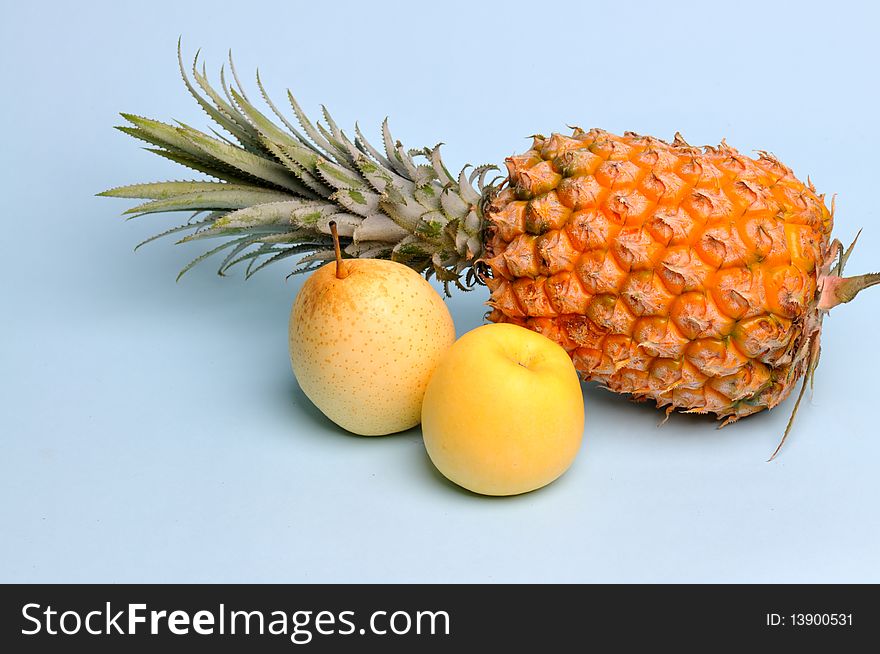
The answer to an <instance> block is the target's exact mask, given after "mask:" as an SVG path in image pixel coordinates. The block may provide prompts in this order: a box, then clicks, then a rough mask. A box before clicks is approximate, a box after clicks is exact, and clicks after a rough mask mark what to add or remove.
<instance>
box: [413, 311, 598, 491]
mask: <svg viewBox="0 0 880 654" xmlns="http://www.w3.org/2000/svg"><path fill="white" fill-rule="evenodd" d="M583 429H584V404H583V395H582V394H581V385H580V380H579V378H578V374H577V371H576V370H575V367H574V364H573V363H572V361H571V359H570V358H569V356H568V354H566V352H565V350H564V349H562V348H561V347H560V346H559V345H557V344H556V343H554V342H553V341H551V340H550V339H548V338H546V337H545V336H542V335H541V334H538V333H536V332H533V331H531V330H529V329H526V328H524V327H518V326H516V325H510V324H490V325H484V326H482V327H478V328H476V329H474V330H472V331H470V332H468V333H467V334H465V335H464V336H462V337H461V338H460V339H459V340H458V341H456V342H455V344H454V345H453V346H452V347H451V348H450V349H449V350H448V351H447V352H446V353H445V354H444V356H443V358H442V359H441V360H440V364H439V365H438V366H437V369H436V370H435V371H434V375H433V376H432V377H431V381H430V382H429V383H428V390H427V391H426V392H425V399H424V402H423V404H422V433H423V435H424V439H425V447H426V449H427V450H428V456H430V457H431V461H432V462H433V463H434V465H435V466H436V467H437V469H438V470H439V471H440V472H441V473H443V475H444V476H446V477H447V478H448V479H450V480H451V481H453V482H455V483H456V484H458V485H459V486H463V487H464V488H467V489H468V490H471V491H474V492H475V493H481V494H483V495H516V494H518V493H526V492H528V491H531V490H535V489H536V488H540V487H542V486H545V485H546V484H549V483H550V482H552V481H553V480H554V479H556V478H558V477H559V476H560V475H562V473H564V472H565V471H566V470H567V469H568V468H569V466H570V465H571V463H572V462H573V461H574V458H575V456H576V455H577V452H578V450H579V449H580V445H581V439H582V437H583Z"/></svg>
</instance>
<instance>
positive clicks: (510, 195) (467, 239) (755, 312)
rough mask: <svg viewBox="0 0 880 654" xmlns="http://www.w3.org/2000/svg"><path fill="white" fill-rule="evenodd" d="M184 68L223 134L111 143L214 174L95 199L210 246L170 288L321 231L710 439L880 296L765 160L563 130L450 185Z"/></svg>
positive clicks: (259, 264) (428, 169) (828, 216)
mask: <svg viewBox="0 0 880 654" xmlns="http://www.w3.org/2000/svg"><path fill="white" fill-rule="evenodd" d="M178 60H179V63H180V71H181V75H182V77H183V80H184V83H185V84H186V87H187V89H188V90H189V92H190V93H191V94H192V95H193V97H194V98H195V99H196V101H197V102H198V103H199V105H200V106H201V107H202V109H204V111H205V112H206V113H207V114H208V116H209V117H210V118H212V119H213V120H214V121H215V122H216V123H217V124H218V125H219V127H220V128H222V129H223V130H224V131H225V132H226V133H227V134H228V136H224V135H220V134H218V133H216V132H215V134H217V136H211V135H208V134H206V133H204V132H201V131H199V130H196V129H194V128H192V127H189V126H187V125H183V124H178V125H170V124H166V123H162V122H159V121H155V120H150V119H147V118H143V117H140V116H135V115H131V114H122V116H123V118H125V120H126V121H127V122H128V125H126V126H121V127H119V129H120V130H122V131H123V132H125V133H127V134H130V135H131V136H134V137H136V138H138V139H140V140H142V141H145V142H147V143H148V144H150V146H152V147H149V148H148V149H149V150H150V151H152V152H155V153H156V154H159V155H160V156H163V157H165V158H167V159H171V160H172V161H175V162H177V163H179V164H182V165H184V166H187V167H189V168H191V169H193V170H195V171H198V172H200V173H203V174H205V175H207V176H209V177H210V178H212V179H211V180H196V181H174V182H156V183H147V184H135V185H131V186H124V187H120V188H115V189H112V190H109V191H105V192H104V193H102V194H101V195H105V196H111V197H122V198H140V199H143V200H146V202H145V203H143V204H140V205H139V206H136V207H134V208H131V209H129V210H128V211H126V214H128V215H131V216H140V215H144V214H150V213H156V212H172V211H185V212H191V213H192V214H193V215H192V216H191V217H190V219H189V220H187V221H186V222H184V223H183V224H181V225H179V226H177V227H173V228H171V229H168V230H166V231H164V232H162V233H161V234H159V235H157V236H155V237H153V238H158V237H159V236H164V235H168V234H183V238H182V239H181V240H182V241H184V242H188V241H194V240H201V239H215V238H218V239H221V241H220V244H219V245H217V246H215V247H213V248H211V249H209V250H208V251H207V252H205V253H204V254H203V255H201V256H199V257H198V258H197V259H195V260H194V261H192V262H191V263H190V264H189V265H187V266H186V267H185V268H184V269H183V270H182V271H181V272H180V274H181V275H182V274H183V273H185V272H186V271H187V270H189V269H190V268H191V267H192V266H194V265H195V264H197V263H199V262H201V261H203V260H204V259H206V258H208V257H209V256H213V255H222V260H221V262H220V264H219V270H218V272H219V273H220V274H221V275H222V274H225V272H226V271H227V270H228V269H229V268H230V267H232V266H234V265H236V264H246V272H245V274H246V275H247V276H250V275H251V274H253V273H254V272H256V271H257V270H259V269H261V268H263V267H264V266H266V265H268V264H270V263H274V262H278V261H281V260H283V259H288V258H290V257H298V259H297V262H296V265H295V266H294V267H293V272H294V273H298V272H306V271H309V270H312V269H314V268H316V267H318V266H320V265H322V264H323V263H324V262H326V261H329V260H332V259H333V258H334V245H333V241H332V239H331V224H335V225H336V226H337V229H338V233H339V236H340V237H341V239H342V241H343V246H344V251H345V254H346V256H349V257H359V258H384V259H392V260H394V261H398V262H402V263H404V264H406V265H408V266H410V267H412V268H414V269H415V270H417V271H419V272H421V273H423V274H424V275H425V276H426V277H428V278H430V277H432V276H433V277H436V278H437V279H439V280H440V281H441V282H442V283H443V285H444V289H445V290H446V292H447V293H449V292H450V289H451V288H452V287H457V288H459V289H462V290H468V289H470V288H473V287H474V286H476V285H485V286H487V287H488V289H489V291H490V297H489V300H488V304H489V306H490V307H491V312H490V313H489V314H488V317H489V319H490V320H492V321H495V322H509V323H514V324H517V325H522V326H525V327H528V328H530V329H533V330H535V331H538V332H540V333H542V334H544V335H545V336H547V337H549V338H551V339H552V340H554V341H556V342H557V343H559V344H560V345H562V347H564V348H565V350H566V351H567V352H568V353H569V354H570V356H571V357H572V360H573V361H574V363H575V366H576V367H577V369H578V370H579V371H580V373H581V374H582V376H583V378H584V379H585V380H594V381H597V382H599V383H600V384H602V385H603V386H605V387H606V388H608V389H610V390H611V391H614V392H618V393H625V394H628V395H630V396H631V397H633V398H634V399H637V400H653V401H655V402H656V403H657V405H658V407H665V408H666V415H667V416H668V415H669V413H670V412H671V411H673V410H676V409H678V410H681V411H684V412H689V413H710V414H714V415H715V416H717V417H718V418H719V419H721V420H723V421H724V422H723V423H722V424H727V423H729V422H732V421H735V420H738V419H739V418H741V417H744V416H747V415H750V414H752V413H755V412H757V411H761V410H762V409H769V408H772V407H774V406H776V405H777V404H779V403H780V402H781V401H782V400H784V399H785V398H786V397H787V396H788V395H789V394H790V393H791V391H792V389H793V388H794V387H795V385H796V384H797V382H798V381H799V380H803V384H802V387H801V390H800V394H799V396H798V401H797V402H796V404H795V408H794V411H795V412H796V411H797V404H798V403H799V402H800V398H801V397H802V396H803V392H804V389H805V388H806V385H807V382H808V381H809V380H811V379H812V376H813V373H814V372H815V369H816V365H817V363H818V360H819V337H820V332H821V327H822V317H823V315H824V314H825V313H826V312H827V311H829V310H830V309H831V308H832V307H834V306H835V305H837V304H840V303H843V302H848V301H850V300H851V299H852V298H853V297H855V295H856V294H857V293H858V292H859V291H861V290H862V289H863V288H865V287H867V286H871V285H873V284H876V283H878V282H880V273H875V274H868V275H860V276H855V277H848V278H845V277H843V276H842V275H843V268H844V264H845V263H846V260H847V257H848V256H849V254H850V252H851V251H852V245H851V246H850V247H849V248H847V249H846V250H844V248H843V247H842V245H841V243H840V242H839V241H838V240H836V239H834V240H832V239H831V229H832V222H833V202H832V203H831V204H832V206H831V209H829V208H828V207H827V206H826V204H825V202H824V196H822V195H819V194H817V193H816V191H815V189H814V188H813V185H812V184H811V183H809V182H808V183H806V184H804V183H803V182H801V181H799V180H798V179H797V178H796V177H795V176H794V175H793V174H792V171H791V170H790V169H789V168H788V167H786V166H785V165H783V164H782V163H780V162H779V161H778V160H776V159H775V158H774V157H773V156H771V155H770V154H767V153H764V152H762V153H759V156H758V157H757V158H750V157H747V156H744V155H742V154H740V153H739V152H737V151H736V150H735V149H733V148H732V147H730V146H728V145H726V144H725V143H724V142H722V144H721V145H720V146H718V147H708V146H707V147H703V148H698V147H692V146H690V145H688V144H687V143H686V142H685V141H684V140H683V139H682V138H681V136H680V135H678V134H676V137H675V140H673V141H672V142H671V143H667V142H665V141H662V140H660V139H656V138H652V137H647V136H639V135H637V134H633V133H626V134H624V135H623V136H615V135H613V134H609V133H607V132H604V131H602V130H598V129H593V130H590V131H586V132H585V131H583V130H581V129H577V128H576V129H575V130H574V132H573V133H572V134H570V135H561V134H553V135H551V136H550V137H549V138H545V137H543V136H535V137H534V140H533V144H532V147H531V148H530V149H529V150H528V151H527V152H525V153H523V154H521V155H517V156H512V157H509V158H508V159H507V160H506V167H507V173H508V174H507V177H506V178H504V179H501V178H500V175H498V176H496V177H495V178H494V179H493V180H491V181H488V180H487V175H488V174H490V173H491V172H492V171H497V170H498V169H497V168H496V167H495V166H491V165H485V166H478V167H470V166H468V167H465V169H463V170H462V171H461V172H460V173H459V174H458V175H457V176H454V175H452V174H450V172H449V171H448V170H447V168H446V167H445V165H444V164H443V160H442V158H441V156H440V148H439V145H438V146H435V147H433V148H423V149H420V150H407V149H405V148H404V147H403V146H402V145H401V143H400V142H398V141H395V140H394V139H393V138H392V136H391V134H390V132H389V129H388V124H387V121H386V122H385V123H384V124H383V126H382V137H383V141H384V144H383V145H384V152H380V151H379V150H377V149H376V148H375V147H373V146H372V145H371V144H370V143H369V142H368V141H367V140H366V139H365V138H364V137H363V135H362V134H361V132H360V130H359V129H358V128H357V127H356V128H355V134H356V137H355V138H354V139H353V140H352V139H349V138H348V136H346V135H345V134H344V133H343V132H342V131H341V130H340V129H339V127H338V126H337V125H336V123H335V122H334V121H333V119H332V117H331V116H330V114H329V113H328V112H327V111H326V109H325V110H324V111H323V116H324V121H325V123H326V124H325V125H322V124H320V123H317V124H315V123H313V122H311V121H310V120H309V119H308V117H307V116H306V115H305V113H304V112H303V111H302V109H301V108H300V106H299V104H298V103H297V101H296V100H295V98H294V97H293V95H292V94H291V93H290V92H288V100H289V102H290V105H291V107H292V110H293V113H294V115H295V116H296V119H297V121H298V123H299V127H297V126H296V125H294V124H293V123H292V122H291V121H290V120H289V119H288V118H287V117H285V115H284V114H282V113H281V112H280V111H279V110H278V108H277V107H276V105H275V104H274V103H273V102H272V101H271V100H270V98H269V96H268V94H267V93H266V92H265V89H264V88H263V86H262V84H261V82H260V80H259V77H257V86H258V88H259V91H260V93H261V95H262V98H263V100H264V101H265V104H266V106H267V107H268V108H269V110H271V112H272V113H274V114H275V116H276V117H277V119H278V121H280V125H279V123H278V122H276V121H273V120H271V119H270V118H269V117H268V116H267V115H266V114H265V113H264V112H263V111H261V110H259V109H258V108H257V107H256V106H255V104H254V103H252V102H251V100H250V99H249V98H248V96H247V94H246V93H245V91H244V89H243V88H242V86H241V85H240V84H239V82H238V76H237V75H236V74H235V68H234V65H233V64H232V60H231V59H230V62H229V63H230V69H231V72H232V79H233V81H234V83H232V84H228V83H227V82H226V81H225V77H224V75H223V72H222V71H221V85H222V87H221V88H222V94H221V93H218V92H217V90H216V89H215V88H214V87H213V86H212V85H211V84H210V82H209V80H208V78H207V75H206V73H205V69H204V67H202V69H201V72H200V71H199V69H198V60H197V59H196V61H195V62H194V64H193V68H192V78H193V80H194V82H193V81H191V80H190V78H189V76H188V75H187V73H186V70H185V68H184V66H183V61H182V59H181V57H180V49H179V47H178ZM153 238H151V239H149V240H153ZM145 242H146V241H145ZM854 244H855V242H853V245H854ZM793 417H794V412H793V413H792V419H793ZM791 425H792V420H789V423H788V426H787V427H786V430H785V434H784V435H783V438H782V441H781V442H780V444H779V447H781V446H782V443H783V442H784V441H785V437H786V436H787V435H788V432H789V430H790V429H791ZM778 451H779V448H777V450H776V452H774V453H773V455H774V456H775V455H776V453H777V452H778ZM771 458H772V457H771Z"/></svg>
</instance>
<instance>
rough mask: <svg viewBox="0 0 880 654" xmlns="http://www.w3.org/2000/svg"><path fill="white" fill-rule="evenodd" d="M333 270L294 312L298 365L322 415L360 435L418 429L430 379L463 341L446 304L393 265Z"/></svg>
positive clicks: (313, 280)
mask: <svg viewBox="0 0 880 654" xmlns="http://www.w3.org/2000/svg"><path fill="white" fill-rule="evenodd" d="M336 265H337V264H336V263H335V262H331V263H328V264H326V265H324V266H322V267H321V268H319V269H318V270H316V271H315V272H314V273H312V275H311V276H310V277H309V278H308V279H307V280H306V281H305V283H304V284H303V286H302V288H301V289H300V291H299V293H298V294H297V296H296V299H295V300H294V303H293V308H292V309H291V312H290V323H289V330H288V334H289V346H290V362H291V366H292V367H293V372H294V375H295V376H296V379H297V381H298V382H299V385H300V388H302V390H303V392H304V393H305V394H306V396H307V397H308V398H309V399H310V400H311V401H312V402H313V403H314V405H315V406H316V407H318V409H320V410H321V412H323V413H324V415H326V416H327V417H328V418H330V420H332V421H333V422H335V423H336V424H337V425H339V426H340V427H342V428H343V429H346V430H348V431H350V432H353V433H355V434H360V435H363V436H377V435H384V434H391V433H394V432H398V431H402V430H404V429H409V428H411V427H414V426H416V425H417V424H418V423H419V420H420V415H421V406H422V398H423V397H424V394H425V388H426V387H427V384H428V379H429V378H430V377H431V373H433V371H434V368H435V367H436V366H437V363H438V361H439V360H440V356H441V355H442V354H443V353H444V352H445V351H446V350H447V349H448V348H449V346H450V345H451V344H452V343H453V341H454V340H455V326H454V324H453V322H452V316H450V314H449V310H448V309H447V308H446V304H445V302H444V301H443V298H441V297H440V295H439V294H438V293H437V292H436V291H435V290H434V289H433V287H432V286H431V285H430V284H429V283H428V282H427V281H425V279H424V278H422V277H421V276H420V275H419V274H418V273H416V272H415V271H413V270H412V269H411V268H408V267H406V266H404V265H402V264H399V263H395V262H392V261H382V260H371V259H347V260H343V261H342V262H341V266H342V268H341V270H342V271H343V273H344V277H343V278H341V279H340V278H339V277H338V276H337V268H336Z"/></svg>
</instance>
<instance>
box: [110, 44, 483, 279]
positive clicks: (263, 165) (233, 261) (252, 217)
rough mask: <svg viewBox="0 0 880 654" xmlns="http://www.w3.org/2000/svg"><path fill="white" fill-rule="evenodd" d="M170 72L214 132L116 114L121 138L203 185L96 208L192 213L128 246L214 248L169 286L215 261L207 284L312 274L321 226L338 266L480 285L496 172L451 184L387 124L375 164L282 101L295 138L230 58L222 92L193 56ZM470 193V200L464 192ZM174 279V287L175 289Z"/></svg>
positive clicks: (135, 195) (169, 186)
mask: <svg viewBox="0 0 880 654" xmlns="http://www.w3.org/2000/svg"><path fill="white" fill-rule="evenodd" d="M177 56H178V65H179V67H180V74H181V77H182V78H183V82H184V85H185V86H186V89H187V91H188V92H189V93H190V95H192V96H193V98H194V99H195V100H196V102H197V103H198V104H199V106H200V107H201V108H202V110H203V111H204V112H205V113H206V114H207V115H208V117H209V118H210V119H211V120H212V121H213V122H214V123H215V124H216V126H217V127H218V128H219V129H217V130H215V129H211V131H212V132H213V135H211V134H207V133H205V132H202V131H199V130H197V129H195V128H193V127H190V126H189V125H186V124H184V123H180V122H178V123H176V124H168V123H164V122H160V121H157V120H152V119H149V118H145V117H142V116H138V115H134V114H128V113H123V114H121V115H122V117H123V118H124V119H125V121H126V122H127V123H128V124H126V125H122V126H119V127H117V129H119V130H120V131H122V132H124V133H126V134H128V135H130V136H132V137H134V138H136V139H139V140H141V141H144V142H145V143H146V144H147V147H146V148H145V149H147V150H148V151H150V152H154V153H156V154H158V155H160V156H162V157H165V158H166V159H170V160H171V161H174V162H176V163H179V164H181V165H183V166H186V167H188V168H190V169H192V170H194V171H196V172H199V173H202V174H204V175H206V176H208V177H209V178H213V179H205V180H192V181H168V182H152V183H140V184H132V185H128V186H122V187H117V188H113V189H110V190H108V191H104V192H103V193H99V195H102V196H107V197H118V198H129V199H141V200H145V202H144V203H142V204H139V205H138V206H135V207H132V208H131V209H128V210H127V211H125V215H126V216H127V217H128V218H136V217H139V216H143V215H146V214H151V213H160V212H161V213H164V212H177V211H186V212H192V217H191V218H190V220H188V221H187V222H185V223H183V224H181V225H178V226H176V227H172V228H170V229H166V230H165V231H163V232H161V233H160V234H157V235H155V236H153V237H151V238H149V239H147V240H146V241H143V242H142V243H140V244H139V245H138V247H140V246H141V245H143V244H145V243H148V242H151V241H153V240H156V239H157V238H161V237H163V236H167V235H170V234H177V235H181V234H183V238H181V239H180V240H179V241H178V242H188V241H195V240H201V239H206V238H222V239H224V241H223V242H222V243H221V244H220V245H218V246H216V247H214V248H212V249H210V250H208V251H206V252H204V253H203V254H201V255H199V256H198V257H197V258H196V259H194V260H193V261H191V262H190V263H189V264H187V266H185V267H184V268H183V270H181V272H180V275H183V274H184V273H185V272H187V271H188V270H190V269H191V268H192V267H194V266H195V265H197V264H198V263H201V262H202V261H204V260H205V259H207V258H209V257H211V256H213V255H220V254H223V259H222V261H221V263H220V266H219V268H218V273H219V274H221V275H223V274H225V273H226V271H228V270H229V268H231V267H233V266H235V265H237V264H246V265H247V267H246V269H245V275H246V276H247V277H249V276H250V275H252V274H253V273H255V272H256V271H257V270H260V269H261V268H264V267H265V266H267V265H269V264H271V263H275V262H278V261H281V260H283V259H287V258H289V257H294V256H298V257H299V259H298V260H297V262H296V264H295V265H294V268H293V272H292V273H291V274H295V273H298V272H306V271H309V270H312V269H314V268H316V267H318V266H320V265H321V264H323V263H324V262H325V261H330V260H332V259H333V258H334V251H333V242H332V239H331V231H330V223H331V222H335V223H336V224H337V225H338V231H339V235H340V238H341V241H342V245H343V249H344V253H345V256H347V257H361V258H387V259H392V260H394V261H398V262H401V263H404V264H406V265H408V266H410V267H412V268H414V269H415V270H417V271H418V272H420V273H422V274H424V275H425V276H426V277H427V278H429V279H430V278H431V277H432V276H435V277H436V278H437V279H438V280H440V281H441V282H442V283H443V285H444V289H445V290H446V292H447V294H448V293H449V288H450V285H455V286H456V287H458V288H461V289H463V290H468V289H469V288H471V287H473V286H474V285H475V284H476V283H478V282H479V278H478V276H477V275H476V273H475V271H474V268H473V266H474V263H475V262H476V261H477V260H479V259H480V257H481V256H482V230H483V217H482V209H481V205H482V198H483V197H484V195H485V193H486V192H487V191H489V190H490V189H491V188H492V185H491V183H490V184H488V185H487V184H486V175H487V174H488V173H489V172H490V171H492V170H497V168H496V167H495V166H489V165H487V166H478V167H475V168H474V167H471V166H466V167H465V168H464V169H463V170H462V171H461V172H460V173H459V175H458V176H457V177H455V176H453V175H452V174H450V172H449V171H448V169H447V168H446V166H445V165H444V163H443V160H442V158H441V156H440V144H438V145H436V146H434V147H433V148H428V147H425V148H422V149H415V150H414V149H410V150H407V149H406V148H404V146H403V145H402V144H401V143H400V142H399V141H396V140H395V139H394V138H393V137H392V135H391V131H390V129H389V127H388V120H387V119H386V120H385V121H384V122H383V124H382V145H383V150H384V152H380V151H379V150H377V149H376V148H375V147H374V146H373V145H372V144H370V142H369V141H368V140H367V139H366V138H365V137H364V135H363V134H362V132H361V130H360V128H359V127H358V126H357V125H355V138H354V140H353V141H352V140H351V139H349V138H348V137H347V136H346V135H345V133H344V132H343V131H342V130H341V129H340V128H339V126H338V125H337V124H336V122H335V121H334V120H333V118H332V116H331V115H330V113H329V112H328V111H327V109H326V108H325V107H322V117H323V123H321V122H312V121H311V120H310V119H309V118H308V116H307V115H306V114H305V112H304V111H303V110H302V108H301V107H300V105H299V103H298V102H297V101H296V98H295V97H294V96H293V94H292V93H291V92H290V91H288V92H287V97H288V101H289V103H290V107H291V109H292V110H293V114H294V116H295V120H296V122H297V123H298V124H299V127H296V126H295V124H294V123H293V122H292V121H291V120H289V119H288V118H287V117H286V116H284V114H283V113H282V112H281V111H280V110H279V109H278V107H277V106H276V105H275V104H274V103H273V102H272V100H271V99H270V97H269V94H268V93H267V92H266V89H265V88H264V86H263V83H262V81H261V79H260V75H259V72H257V75H256V80H257V88H258V89H259V92H260V97H261V98H262V100H263V101H264V103H265V105H266V106H267V107H268V109H269V111H270V112H271V114H273V115H274V118H275V119H277V120H273V118H270V117H269V116H268V115H267V114H266V113H264V112H263V111H261V110H260V109H258V108H257V107H256V106H255V105H254V104H253V103H252V102H251V100H250V99H249V98H248V95H247V93H246V92H245V90H244V87H243V86H242V84H241V82H240V81H239V77H238V74H237V72H236V70H235V64H234V63H233V60H232V55H231V53H230V56H229V70H230V72H231V74H232V82H231V83H229V82H227V77H226V70H225V66H223V67H221V70H220V87H219V89H220V91H219V92H218V90H217V88H215V87H214V86H212V85H211V83H210V81H209V80H208V75H207V72H206V70H205V66H204V64H202V66H201V70H200V68H199V53H198V52H197V53H196V55H195V58H194V60H193V65H192V68H191V70H190V72H189V73H188V72H187V70H186V68H185V67H184V64H183V57H182V54H181V45H180V41H178V47H177ZM475 184H476V188H475V186H474V185H475ZM180 275H178V278H179V277H180Z"/></svg>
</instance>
